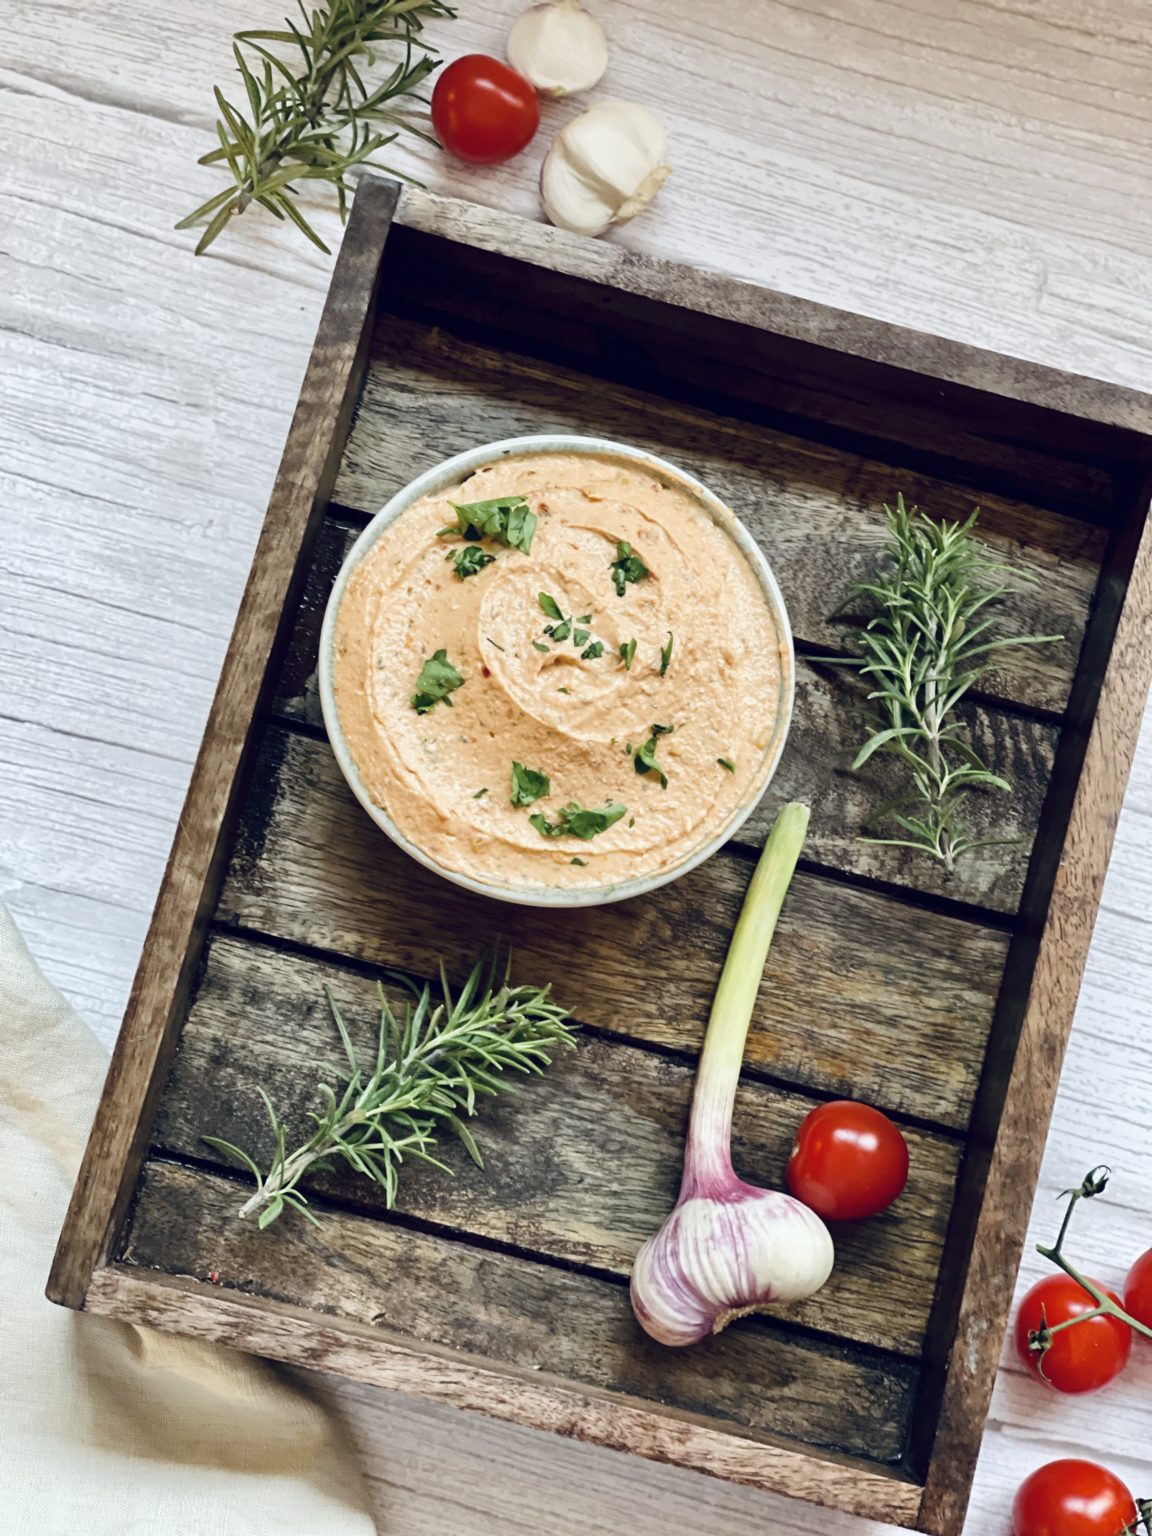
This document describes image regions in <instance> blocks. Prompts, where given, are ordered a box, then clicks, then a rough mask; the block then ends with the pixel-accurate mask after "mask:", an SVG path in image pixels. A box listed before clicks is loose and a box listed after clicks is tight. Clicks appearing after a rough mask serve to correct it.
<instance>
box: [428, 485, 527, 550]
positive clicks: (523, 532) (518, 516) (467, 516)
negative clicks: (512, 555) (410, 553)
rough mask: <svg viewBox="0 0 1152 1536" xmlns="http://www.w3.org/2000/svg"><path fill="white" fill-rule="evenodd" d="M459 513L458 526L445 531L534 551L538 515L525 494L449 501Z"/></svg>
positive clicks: (512, 547) (442, 530)
mask: <svg viewBox="0 0 1152 1536" xmlns="http://www.w3.org/2000/svg"><path fill="white" fill-rule="evenodd" d="M449 506H450V507H451V508H452V510H453V511H454V512H455V513H456V523H457V527H456V528H454V529H453V528H447V529H441V532H442V533H460V534H463V536H464V537H465V538H466V539H472V540H474V541H475V540H477V539H483V538H488V539H495V540H496V542H497V544H506V545H507V546H508V547H509V549H522V550H523V551H524V553H525V554H526V555H529V554H531V553H532V539H533V537H534V535H535V533H536V514H535V512H533V511H531V509H530V508H529V506H528V503H527V502H526V501H525V500H524V498H523V496H496V497H494V498H493V499H492V500H491V501H471V502H465V503H463V504H461V503H459V502H455V501H452V502H449Z"/></svg>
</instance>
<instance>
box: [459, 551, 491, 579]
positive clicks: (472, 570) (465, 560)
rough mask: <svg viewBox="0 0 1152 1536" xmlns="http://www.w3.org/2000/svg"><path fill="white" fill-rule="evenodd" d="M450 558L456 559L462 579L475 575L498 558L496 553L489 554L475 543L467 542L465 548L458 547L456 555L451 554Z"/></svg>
mask: <svg viewBox="0 0 1152 1536" xmlns="http://www.w3.org/2000/svg"><path fill="white" fill-rule="evenodd" d="M448 558H449V560H452V559H455V561H456V574H457V576H459V578H460V580H461V581H464V580H465V579H466V578H467V577H469V576H475V575H476V574H477V572H479V571H482V570H483V569H484V567H485V566H486V565H491V564H492V562H493V561H494V560H495V559H496V556H495V555H490V554H487V553H486V552H485V551H484V550H482V549H477V547H476V545H475V544H466V545H465V546H464V548H463V549H458V550H457V551H456V554H455V556H453V555H449V556H448Z"/></svg>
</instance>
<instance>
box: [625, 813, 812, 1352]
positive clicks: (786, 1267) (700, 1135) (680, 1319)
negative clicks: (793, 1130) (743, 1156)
mask: <svg viewBox="0 0 1152 1536" xmlns="http://www.w3.org/2000/svg"><path fill="white" fill-rule="evenodd" d="M807 829H808V808H807V806H804V805H786V806H785V807H784V808H783V810H781V812H780V814H779V816H778V817H777V818H776V824H775V826H773V828H772V832H771V834H770V836H769V838H768V841H767V843H765V845H764V852H763V853H762V854H761V856H760V862H759V863H758V864H757V866H756V872H755V874H754V875H753V876H752V880H751V883H750V885H749V887H748V894H747V896H746V897H745V898H744V905H743V907H742V908H741V911H740V917H739V919H738V920H737V923H736V931H735V932H734V933H733V935H732V944H731V946H730V948H729V950H728V956H727V959H726V960H725V961H724V970H723V972H722V974H721V976H720V984H719V986H718V987H717V988H716V997H715V1000H714V1002H713V1004H712V1014H711V1017H710V1018H709V1020H708V1030H707V1033H706V1034H705V1037H704V1049H703V1051H702V1052H701V1054H700V1066H699V1069H698V1071H697V1074H696V1088H695V1091H694V1093H693V1095H692V1114H691V1117H690V1119H689V1122H688V1140H687V1144H686V1146H685V1149H684V1176H683V1179H682V1180H681V1184H680V1196H679V1198H678V1200H677V1202H676V1208H675V1209H674V1210H673V1212H672V1214H671V1215H670V1216H669V1217H668V1219H667V1221H665V1223H664V1225H663V1226H662V1227H661V1228H660V1230H659V1231H658V1232H657V1233H656V1234H655V1236H653V1237H650V1238H649V1239H648V1241H647V1242H646V1243H645V1244H644V1246H643V1247H642V1248H641V1249H640V1252H639V1253H638V1254H637V1256H636V1263H635V1265H634V1266H633V1269H632V1310H633V1311H634V1312H635V1314H636V1318H637V1320H638V1322H639V1323H640V1325H641V1327H642V1328H644V1330H645V1331H646V1332H647V1333H650V1334H651V1335H652V1337H653V1338H654V1339H656V1340H657V1341H658V1342H659V1343H661V1344H672V1345H681V1344H695V1343H697V1342H698V1341H699V1340H700V1339H704V1338H707V1337H708V1335H709V1334H710V1333H719V1332H720V1330H721V1329H722V1328H726V1327H727V1326H728V1324H729V1323H730V1322H731V1321H732V1320H733V1318H736V1317H743V1316H744V1315H745V1314H746V1313H748V1312H760V1311H763V1310H764V1308H765V1307H768V1306H770V1305H772V1304H773V1303H774V1302H782V1301H802V1300H803V1299H804V1297H805V1296H811V1295H812V1294H813V1293H814V1292H816V1291H818V1290H819V1289H820V1287H821V1286H822V1285H823V1284H824V1282H825V1280H827V1278H828V1276H829V1275H830V1274H831V1273H832V1261H833V1258H834V1253H833V1249H832V1239H831V1237H830V1236H829V1234H828V1228H827V1227H826V1226H825V1225H824V1223H823V1222H822V1221H821V1220H820V1218H819V1216H817V1215H816V1213H815V1211H810V1210H809V1209H808V1207H807V1206H806V1205H802V1204H801V1203H800V1201H799V1200H794V1199H793V1198H792V1196H791V1195H785V1194H782V1193H780V1192H779V1191H777V1190H774V1189H757V1188H756V1186H755V1185H753V1184H746V1183H745V1182H744V1180H743V1179H739V1178H737V1177H736V1174H735V1172H734V1170H733V1168H732V1110H733V1106H734V1104H735V1101H736V1085H737V1082H738V1081H739V1077H740V1063H741V1062H742V1061H743V1059H744V1045H745V1042H746V1040H747V1038H748V1025H749V1023H750V1022H751V1019H752V1009H753V1007H754V1005H755V1002H756V994H757V992H758V991H759V987H760V977H761V976H762V974H763V972H764V963H765V961H766V960H767V958H768V948H769V946H770V944H771V943H772V935H773V933H774V932H775V931H776V920H777V918H778V917H779V915H780V908H781V906H782V905H783V902H784V894H785V892H786V891H787V889H788V885H789V882H790V881H791V879H792V875H793V872H794V871H795V869H796V861H797V860H798V859H799V857H800V850H801V849H802V848H803V846H804V836H805V833H806V832H807Z"/></svg>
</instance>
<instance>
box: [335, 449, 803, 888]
mask: <svg viewBox="0 0 1152 1536" xmlns="http://www.w3.org/2000/svg"><path fill="white" fill-rule="evenodd" d="M539 453H569V454H587V455H589V456H594V457H596V458H601V459H604V458H607V459H613V460H616V461H617V462H619V463H624V464H627V465H629V466H630V467H633V468H635V467H640V468H643V469H644V470H645V471H646V472H648V473H651V474H652V475H654V476H655V477H656V478H657V479H659V480H661V481H663V482H664V483H665V484H667V485H675V486H679V487H681V488H683V489H685V490H687V491H688V492H690V494H691V495H692V496H693V497H694V498H695V499H696V500H697V501H698V502H699V503H700V505H701V506H702V507H703V508H704V509H705V511H707V512H708V514H709V516H710V517H711V518H712V520H713V521H714V522H715V523H717V524H718V525H719V526H720V527H721V528H723V529H724V531H725V533H727V534H728V536H729V537H730V538H731V539H732V541H733V542H734V543H735V544H736V545H737V546H738V548H739V549H740V551H741V553H742V554H743V555H744V558H745V559H746V560H747V561H748V564H749V565H750V566H751V567H752V570H753V571H754V572H755V574H756V577H757V579H758V581H759V583H760V586H761V589H762V591H763V593H764V597H765V601H766V603H767V605H768V608H769V611H770V612H771V614H772V618H773V621H774V624H775V629H776V636H775V641H776V643H778V644H779V645H780V646H781V668H780V685H779V691H778V696H777V698H776V700H775V705H776V713H775V719H774V724H773V730H772V736H771V738H770V740H769V742H768V745H767V746H766V747H765V749H764V754H763V759H762V763H761V770H760V773H759V774H758V776H757V778H756V780H755V782H754V784H753V786H752V789H751V790H750V792H749V794H748V796H747V797H746V799H745V800H744V801H743V802H742V803H741V804H740V805H739V806H738V807H737V809H736V810H735V811H734V812H733V814H732V815H731V816H730V817H729V818H728V820H727V821H726V822H725V823H724V825H723V826H722V827H721V828H720V829H719V830H718V831H717V832H716V833H715V834H714V835H713V836H712V837H711V838H709V839H708V840H707V842H705V843H702V844H700V845H699V846H698V847H696V848H693V849H691V850H690V851H689V852H687V853H686V854H685V855H684V856H683V858H681V859H679V860H678V861H677V862H676V863H675V864H672V865H669V866H668V867H667V868H666V869H662V870H660V871H659V872H658V873H656V874H651V875H643V876H639V877H637V878H636V879H633V880H624V881H616V882H615V883H614V884H612V885H604V886H591V887H585V888H581V889H579V890H557V889H556V888H555V887H551V886H546V885H538V886H535V885H533V886H522V885H516V886H507V885H501V884H500V883H499V882H496V881H492V882H488V881H483V880H477V879H475V878H473V877H472V876H470V875H465V874H461V873H460V872H459V871H457V870H452V869H446V868H445V867H444V866H443V865H442V864H440V863H438V862H437V861H436V860H435V859H433V858H432V857H430V856H429V855H428V854H427V853H425V852H424V850H423V849H422V848H420V847H419V846H418V845H417V844H415V843H413V842H412V841H411V839H410V838H408V837H407V836H406V835H405V834H404V833H403V832H402V831H401V830H400V828H399V827H398V826H397V825H396V824H395V822H394V821H393V820H392V818H391V817H390V816H389V814H388V812H387V811H386V810H384V809H383V807H382V806H379V805H377V804H376V802H375V801H374V800H373V799H372V798H371V796H370V795H369V794H368V793H367V791H366V790H365V788H364V785H363V783H362V781H361V779H360V774H359V772H358V771H357V768H356V764H355V762H354V761H353V759H352V755H351V753H350V751H349V749H348V744H347V741H346V739H345V736H344V731H343V728H342V727H341V724H340V717H339V714H338V712H337V709H336V703H335V695H334V690H333V684H332V647H333V641H334V638H335V630H336V615H337V613H338V612H339V608H340V603H341V601H342V599H343V596H344V592H345V589H346V587H347V585H348V580H349V578H350V576H351V574H352V572H353V571H354V570H355V569H356V567H357V566H358V565H359V563H360V561H361V560H363V558H364V557H365V555H366V554H367V553H368V551H369V550H370V549H371V548H372V546H373V545H374V544H375V543H376V541H377V539H378V538H379V537H380V535H381V534H382V533H383V532H384V530H385V529H386V528H388V527H389V526H390V525H391V524H392V523H394V522H395V521H396V519H397V518H398V517H400V516H401V515H402V513H404V512H406V511H407V509H408V508H409V507H410V506H412V505H414V503H416V502H417V501H419V500H420V499H421V498H422V497H424V496H430V495H436V494H437V493H438V492H440V491H444V490H446V489H448V488H449V487H450V486H452V485H454V484H456V483H457V482H458V481H459V480H461V479H462V478H463V477H464V476H465V475H468V474H471V473H472V472H473V471H474V470H477V469H480V468H482V467H483V466H484V465H487V464H491V463H493V462H494V461H496V460H498V459H501V458H509V457H511V456H513V455H516V456H518V457H524V456H526V455H528V454H539ZM795 674H796V658H795V653H794V651H793V646H792V630H791V626H790V625H789V622H788V613H787V610H786V608H785V606H784V598H783V596H782V595H781V592H780V588H779V586H778V585H777V582H776V578H775V576H774V575H773V574H772V569H771V567H770V566H769V564H768V562H767V560H766V559H765V558H764V555H763V553H762V552H761V550H760V546H759V545H758V544H757V543H756V541H755V539H753V537H752V535H751V534H750V533H749V532H748V530H747V529H746V528H745V527H744V525H743V523H741V522H740V520H739V518H737V517H736V515H735V513H733V512H732V511H731V510H730V508H728V507H727V506H725V504H724V503H723V502H722V501H720V500H719V498H718V497H716V496H715V495H713V493H712V492H711V491H710V490H709V489H708V487H707V486H705V485H703V484H702V483H701V482H700V481H699V480H696V479H695V478H694V477H693V476H692V475H689V474H686V473H685V472H684V471H683V470H681V469H678V468H677V467H676V466H675V465H674V464H670V463H669V462H668V461H667V460H666V459H662V458H660V457H658V456H657V455H656V454H652V453H647V452H646V451H644V450H643V449H640V448H632V447H629V446H628V445H627V444H626V443H614V442H611V441H609V440H608V439H605V438H596V437H576V436H572V435H569V434H559V433H557V434H555V435H538V436H532V437H514V438H505V439H504V440H502V441H501V442H497V443H485V444H483V445H481V446H479V447H476V448H470V449H468V450H467V451H466V452H464V453H458V454H456V455H454V456H453V457H452V458H450V459H445V460H444V461H443V463H441V464H437V465H435V466H434V467H433V468H431V469H429V470H426V471H425V473H424V474H422V475H420V476H418V477H417V478H416V479H415V480H413V481H411V482H410V483H409V484H408V485H406V486H405V487H404V489H403V490H402V491H398V492H397V493H396V495H395V496H393V497H392V499H391V500H390V501H389V502H388V503H387V504H386V505H385V506H384V507H383V508H382V509H381V510H380V511H379V512H378V513H377V514H376V516H375V517H374V518H373V519H372V521H371V522H370V523H369V524H368V526H367V527H366V528H365V529H364V531H363V532H362V533H361V534H360V537H359V538H358V539H357V540H356V542H355V544H354V545H353V546H352V548H351V549H350V550H349V552H348V556H347V559H346V560H345V561H344V564H343V566H342V567H341V568H340V572H339V574H338V575H337V578H336V581H335V584H334V586H333V588H332V593H331V595H330V597H329V599H328V606H327V608H326V610H325V613H324V623H323V627H322V629H321V633H320V655H319V685H320V705H321V709H322V711H323V715H324V724H325V726H326V728H327V731H328V738H329V740H330V742H331V744H332V750H333V751H334V753H335V754H336V761H337V762H338V763H339V765H340V771H341V772H342V773H343V775H344V777H345V778H346V779H347V781H348V784H349V786H350V788H351V789H352V792H353V794H354V795H355V796H356V798H357V800H358V801H359V802H360V804H361V806H363V808H364V810H365V811H367V813H368V815H369V816H370V817H371V818H372V820H373V821H374V822H375V823H376V825H377V826H378V827H380V828H381V829H382V830H383V831H384V832H386V833H387V834H388V836H389V837H390V838H391V839H392V841H393V842H394V843H396V844H397V845H398V846H399V847H400V848H402V849H403V850H404V851H405V853H407V854H409V855H410V856H411V857H412V858H414V859H416V860H417V861H418V862H419V863H421V864H423V865H424V866H425V868H427V869H431V870H433V871H435V873H436V874H438V875H441V876H442V877H443V878H444V879H446V880H450V881H452V882H453V883H454V884H455V885H460V886H463V887H465V889H467V890H470V891H475V892H477V893H478V894H480V895H484V896H491V897H494V898H496V899H497V900H500V901H509V902H515V903H518V904H520V905H524V906H534V907H591V906H601V905H603V904H604V903H606V902H611V901H624V900H626V899H627V898H628V897H630V896H639V895H643V894H644V893H645V892H646V891H653V890H656V889H658V888H659V887H660V886H662V885H666V884H667V883H668V882H669V881H671V880H675V879H678V878H679V877H680V876H681V875H684V874H687V872H688V871H689V870H690V869H695V868H696V866H697V865H698V864H702V863H703V862H704V860H705V859H707V858H709V857H711V855H712V854H713V853H715V852H716V851H717V850H718V849H720V848H721V847H723V845H724V844H725V843H726V842H727V841H728V840H729V838H731V837H732V836H733V834H734V833H735V832H736V831H737V830H738V828H739V827H740V826H741V825H742V824H743V823H744V822H745V821H746V820H747V818H748V817H749V816H750V815H751V814H752V811H753V810H754V809H755V808H756V806H757V804H758V803H759V801H760V799H761V797H762V796H763V794H764V791H765V790H766V789H767V787H768V785H769V783H770V782H771V779H772V775H773V774H774V773H775V771H776V767H777V765H778V764H779V761H780V756H781V754H782V752H783V750H784V743H785V740H786V738H787V735H788V729H789V726H790V725H791V721H792V706H793V696H794V685H795Z"/></svg>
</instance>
